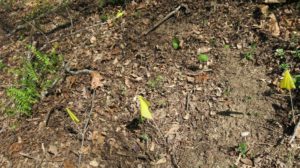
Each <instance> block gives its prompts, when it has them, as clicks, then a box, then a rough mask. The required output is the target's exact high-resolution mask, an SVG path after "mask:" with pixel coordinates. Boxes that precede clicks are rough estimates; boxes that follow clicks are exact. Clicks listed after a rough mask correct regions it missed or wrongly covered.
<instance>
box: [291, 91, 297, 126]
mask: <svg viewBox="0 0 300 168" xmlns="http://www.w3.org/2000/svg"><path fill="white" fill-rule="evenodd" d="M290 99H291V107H292V120H293V123H296V121H295V112H294V104H293V97H292V91H291V90H290Z"/></svg>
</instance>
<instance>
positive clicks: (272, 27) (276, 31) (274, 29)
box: [269, 13, 280, 37]
mask: <svg viewBox="0 0 300 168" xmlns="http://www.w3.org/2000/svg"><path fill="white" fill-rule="evenodd" d="M269 17H270V22H269V31H270V32H271V33H272V35H273V36H276V37H278V36H279V35H280V28H279V25H278V22H277V19H276V16H275V15H274V13H271V14H270V15H269Z"/></svg>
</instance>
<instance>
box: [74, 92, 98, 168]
mask: <svg viewBox="0 0 300 168" xmlns="http://www.w3.org/2000/svg"><path fill="white" fill-rule="evenodd" d="M95 92H96V91H95V90H93V95H92V100H91V109H90V111H89V114H88V116H87V118H86V122H85V124H84V127H83V130H82V134H81V135H82V139H81V147H80V149H82V147H83V144H84V139H85V133H86V131H87V128H88V125H89V122H90V119H91V114H92V112H93V108H94V98H95ZM81 159H82V153H81V152H79V157H78V167H80V165H81Z"/></svg>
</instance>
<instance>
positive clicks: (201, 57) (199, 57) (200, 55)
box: [198, 54, 208, 62]
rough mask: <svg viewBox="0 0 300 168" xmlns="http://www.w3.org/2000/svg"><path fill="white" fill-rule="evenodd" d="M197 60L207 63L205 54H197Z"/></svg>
mask: <svg viewBox="0 0 300 168" xmlns="http://www.w3.org/2000/svg"><path fill="white" fill-rule="evenodd" d="M198 60H199V61H200V62H207V61H208V56H207V55H206V54H199V55H198Z"/></svg>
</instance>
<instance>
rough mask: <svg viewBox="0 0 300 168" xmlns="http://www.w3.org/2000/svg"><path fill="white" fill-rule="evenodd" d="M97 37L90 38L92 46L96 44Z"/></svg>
mask: <svg viewBox="0 0 300 168" xmlns="http://www.w3.org/2000/svg"><path fill="white" fill-rule="evenodd" d="M96 40H97V39H96V37H95V36H92V37H91V38H90V42H91V43H92V44H94V43H95V42H96Z"/></svg>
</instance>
